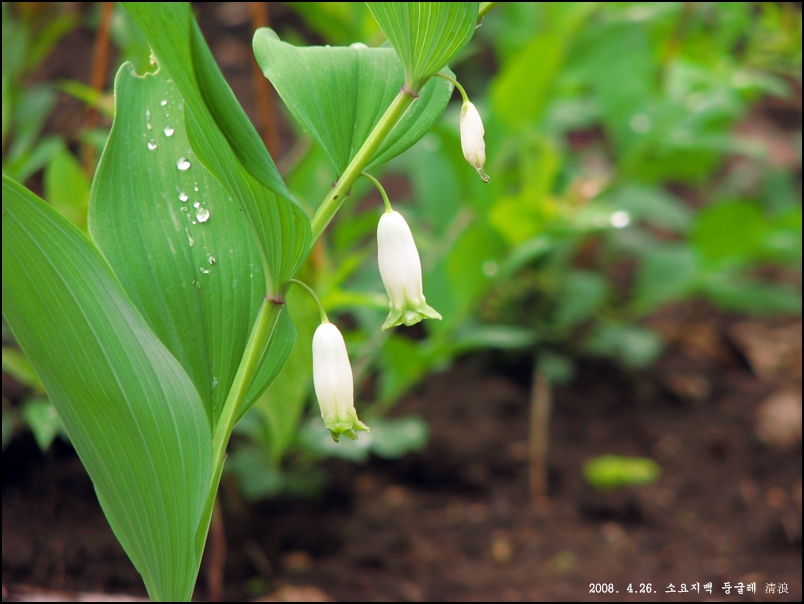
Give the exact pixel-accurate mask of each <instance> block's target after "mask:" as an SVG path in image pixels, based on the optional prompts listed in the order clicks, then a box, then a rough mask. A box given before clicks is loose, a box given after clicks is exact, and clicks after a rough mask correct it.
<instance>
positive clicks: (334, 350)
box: [313, 323, 368, 442]
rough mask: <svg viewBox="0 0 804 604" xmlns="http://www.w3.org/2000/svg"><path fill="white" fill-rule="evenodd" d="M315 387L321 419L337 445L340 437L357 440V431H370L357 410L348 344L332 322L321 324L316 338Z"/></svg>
mask: <svg viewBox="0 0 804 604" xmlns="http://www.w3.org/2000/svg"><path fill="white" fill-rule="evenodd" d="M313 384H314V385H315V395H316V396H317V397H318V404H319V406H320V407H321V419H322V420H323V421H324V425H325V426H326V427H327V428H328V429H329V431H330V432H331V433H332V438H333V439H334V440H335V442H338V439H339V438H340V435H341V434H344V435H346V436H347V437H348V438H351V439H352V440H355V439H356V438H357V435H356V434H355V430H363V431H368V426H366V425H365V424H364V423H363V422H361V421H360V420H359V419H357V411H355V405H354V382H353V379H352V365H351V364H350V363H349V354H348V353H347V352H346V342H344V341H343V335H341V332H340V330H339V329H338V328H337V327H335V326H334V325H333V324H332V323H322V324H321V325H319V326H318V329H316V330H315V334H314V335H313Z"/></svg>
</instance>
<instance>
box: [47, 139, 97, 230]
mask: <svg viewBox="0 0 804 604" xmlns="http://www.w3.org/2000/svg"><path fill="white" fill-rule="evenodd" d="M44 185H45V199H47V200H48V201H49V202H50V205H52V206H53V207H54V208H56V210H57V211H58V212H59V213H60V214H61V215H62V216H64V217H65V218H67V220H69V221H70V222H72V223H73V224H74V225H75V226H77V227H78V228H79V229H81V230H82V231H86V230H87V206H88V205H89V188H90V185H91V183H90V180H89V177H88V176H87V174H86V172H84V168H83V167H82V166H81V164H80V163H79V162H78V160H77V159H76V158H75V157H74V156H73V154H72V153H70V152H69V151H68V150H67V149H66V148H64V147H62V148H61V149H60V150H59V152H58V153H56V155H55V156H54V157H53V159H52V160H51V162H50V163H49V164H48V166H47V168H45V178H44Z"/></svg>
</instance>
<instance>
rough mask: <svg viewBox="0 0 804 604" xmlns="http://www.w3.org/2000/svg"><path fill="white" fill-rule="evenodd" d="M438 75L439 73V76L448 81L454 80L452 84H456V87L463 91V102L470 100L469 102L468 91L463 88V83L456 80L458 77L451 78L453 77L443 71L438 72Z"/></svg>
mask: <svg viewBox="0 0 804 604" xmlns="http://www.w3.org/2000/svg"><path fill="white" fill-rule="evenodd" d="M436 75H437V76H438V77H439V78H444V79H445V80H447V81H448V82H452V85H453V86H455V88H457V89H458V92H460V93H461V96H462V97H463V102H464V103H468V102H469V97H468V96H467V94H466V91H465V90H464V89H463V86H461V85H460V84H459V83H458V80H456V79H454V78H451V77H449V76H448V75H444V74H443V73H437V74H436Z"/></svg>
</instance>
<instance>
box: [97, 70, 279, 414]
mask: <svg viewBox="0 0 804 604" xmlns="http://www.w3.org/2000/svg"><path fill="white" fill-rule="evenodd" d="M115 99H116V108H115V121H114V125H113V126H112V131H111V133H110V135H109V141H108V143H107V145H106V148H105V150H104V153H103V157H102V158H101V161H100V164H99V166H98V170H97V174H96V177H95V183H94V186H93V189H92V205H91V208H90V215H89V221H90V229H91V233H92V237H93V238H94V239H95V241H96V242H97V244H98V246H99V247H100V248H101V250H102V251H103V253H104V254H105V255H106V258H107V259H108V260H109V262H110V263H111V265H112V268H113V269H114V271H115V273H116V274H117V275H118V277H119V278H120V281H121V282H122V283H123V286H124V287H125V289H126V291H127V293H128V295H129V296H130V297H131V299H132V300H133V301H134V303H135V304H136V306H137V308H139V310H140V311H141V312H142V314H143V316H144V317H145V318H146V320H147V321H148V323H149V324H150V325H151V327H152V329H153V330H154V332H155V333H156V334H157V335H158V336H159V338H160V339H161V340H162V342H164V344H165V345H166V346H167V347H168V349H169V350H170V351H171V352H172V353H173V355H174V356H175V357H176V358H177V359H178V360H179V362H180V363H181V364H182V366H183V367H184V369H185V370H186V371H187V373H188V374H189V375H190V377H191V378H192V380H193V382H194V383H195V385H196V387H197V389H198V392H199V394H200V396H201V398H202V399H203V400H204V403H205V407H206V409H207V411H208V414H209V417H210V424H211V425H214V424H215V423H216V422H217V418H218V417H219V415H220V412H221V409H222V408H223V404H224V402H225V401H226V397H227V395H228V392H229V388H230V387H231V385H232V382H233V380H234V377H235V374H236V373H237V369H238V366H239V364H240V359H241V357H242V356H243V352H244V349H245V347H246V342H247V340H248V337H249V334H250V332H251V328H252V326H253V325H254V321H255V317H256V316H257V311H258V310H259V308H260V305H261V304H262V301H263V297H264V295H265V280H264V276H263V271H262V270H261V265H260V252H259V248H258V247H257V244H256V241H255V239H254V237H252V235H251V230H250V228H249V225H248V223H247V221H246V218H245V217H244V216H243V212H241V211H240V205H239V204H237V203H236V202H235V201H234V200H233V198H232V197H231V196H230V195H229V193H227V191H226V189H224V188H223V187H222V186H221V185H220V183H219V182H218V181H217V180H216V179H215V178H214V177H213V176H212V175H211V174H210V173H209V172H208V171H207V170H206V168H205V167H204V166H203V165H202V163H201V162H200V161H199V160H198V158H197V157H196V155H195V153H194V152H193V149H192V147H191V145H190V142H189V140H188V138H187V134H186V132H185V126H184V122H185V120H184V113H185V111H184V101H183V99H182V96H181V94H179V91H178V90H177V88H176V86H175V85H174V84H173V83H172V82H171V81H170V78H169V76H168V74H167V72H166V71H164V70H159V71H158V72H157V73H154V74H147V75H145V76H143V77H140V76H137V75H136V74H135V73H134V71H133V68H132V67H131V66H130V65H124V66H123V67H122V68H121V69H120V71H119V72H118V76H117V79H116V81H115ZM292 340H293V333H292V331H291V333H290V343H289V344H288V346H292ZM275 344H279V345H283V344H281V343H279V342H275ZM286 356H287V355H286V354H285V355H284V356H283V357H282V360H284V358H285V357H286ZM263 387H264V384H263Z"/></svg>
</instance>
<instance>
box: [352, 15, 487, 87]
mask: <svg viewBox="0 0 804 604" xmlns="http://www.w3.org/2000/svg"><path fill="white" fill-rule="evenodd" d="M479 4H480V3H479V2H366V5H368V8H369V10H370V11H371V14H372V15H374V18H375V19H376V20H377V24H378V25H379V26H380V29H382V31H383V33H384V34H385V36H386V37H387V38H388V41H389V42H390V43H391V46H393V47H394V50H395V51H396V53H397V55H398V56H399V60H400V61H402V65H403V66H404V68H405V85H406V86H407V87H408V89H409V90H412V91H414V92H415V91H418V90H419V89H420V88H421V86H422V84H424V83H426V82H427V80H428V79H429V78H430V77H431V76H432V75H434V74H436V73H438V72H439V71H440V70H441V68H443V67H444V66H446V65H447V64H448V63H449V62H450V61H451V60H452V59H453V58H455V55H456V54H458V52H459V51H460V50H461V49H462V48H463V47H464V46H466V44H467V43H468V42H469V40H471V39H472V36H473V35H474V33H475V27H477V15H478V6H479Z"/></svg>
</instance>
